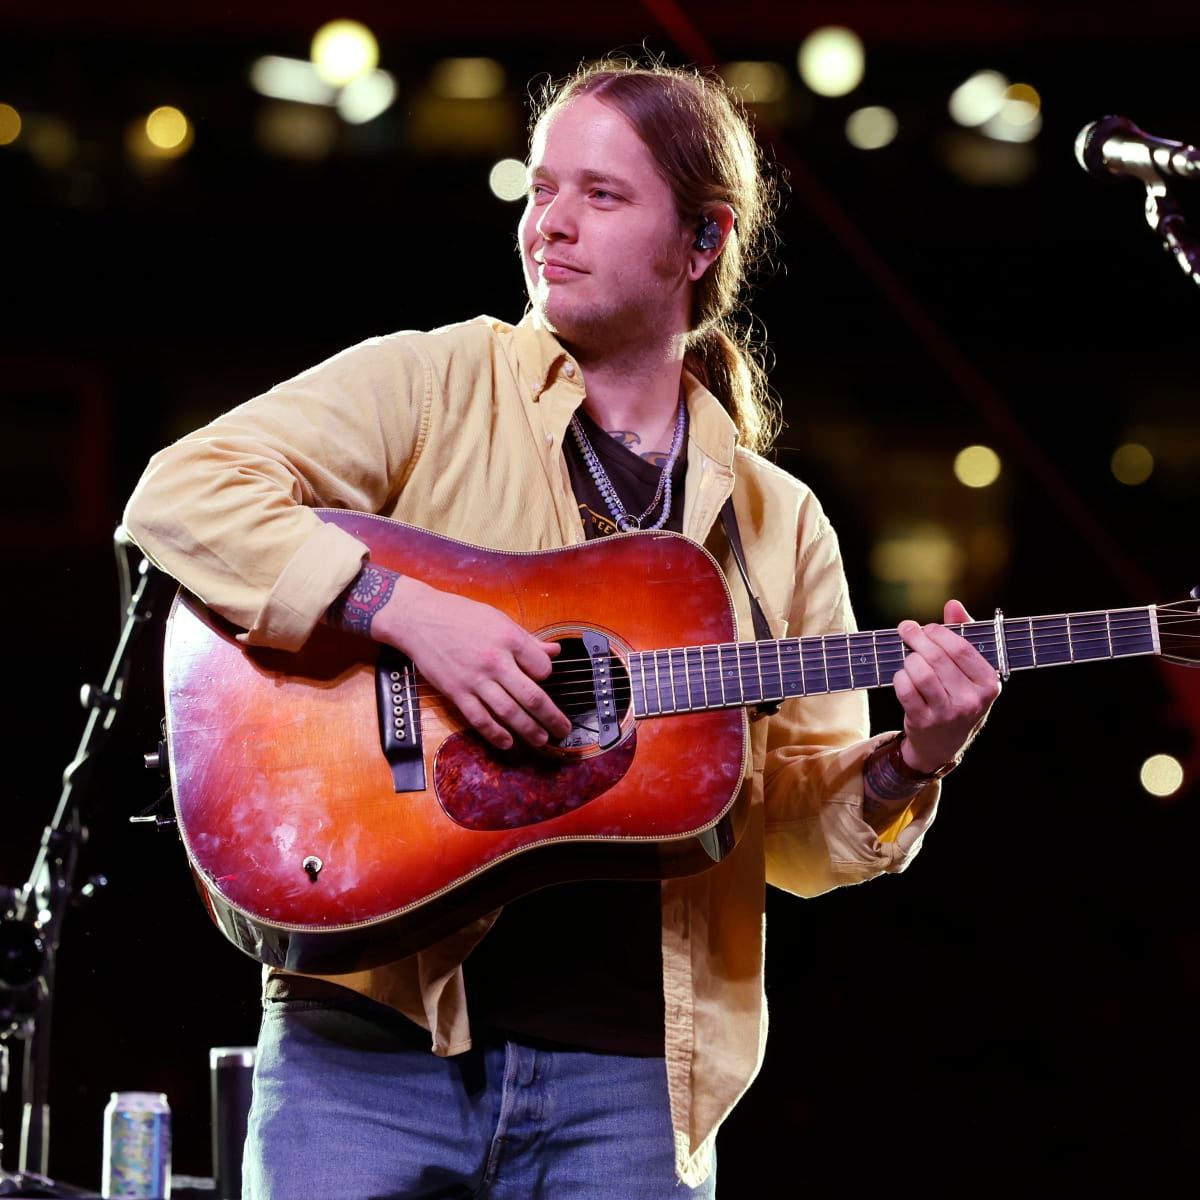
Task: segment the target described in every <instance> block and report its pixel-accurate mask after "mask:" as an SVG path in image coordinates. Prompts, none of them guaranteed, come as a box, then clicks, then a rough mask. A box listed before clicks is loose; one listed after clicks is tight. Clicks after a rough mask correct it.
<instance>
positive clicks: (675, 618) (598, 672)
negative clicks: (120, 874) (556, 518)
mask: <svg viewBox="0 0 1200 1200" xmlns="http://www.w3.org/2000/svg"><path fill="white" fill-rule="evenodd" d="M320 515H321V517H322V518H323V519H324V520H326V521H331V522H333V523H336V524H338V525H339V526H341V527H342V528H344V529H346V530H347V531H348V532H350V533H352V534H353V535H354V536H355V537H357V538H359V539H360V540H362V541H363V542H364V543H366V544H367V545H368V546H370V548H371V560H372V561H373V562H375V563H377V564H379V565H382V566H386V567H389V568H391V569H392V570H395V571H399V572H402V573H404V574H408V575H412V576H415V577H417V578H420V579H423V580H424V581H425V582H427V583H429V584H431V585H433V586H434V587H437V588H441V589H444V590H446V591H453V592H457V593H459V594H461V595H465V596H468V597H470V598H471V599H474V600H479V601H483V602H486V603H488V604H491V605H493V606H494V607H496V608H498V609H500V610H501V611H503V612H505V613H507V614H508V615H509V616H510V617H512V618H513V619H514V620H515V621H516V622H517V623H518V624H519V625H521V626H522V627H523V628H525V629H527V630H529V631H530V632H532V633H535V634H537V635H538V636H539V637H543V638H546V639H547V640H561V641H563V644H564V646H566V645H567V644H568V643H570V644H573V645H575V646H577V647H580V646H584V645H587V646H590V647H591V648H592V655H591V657H589V654H588V651H587V650H586V649H584V650H582V651H581V654H582V657H581V658H579V659H577V660H576V661H575V662H574V664H567V665H565V666H563V667H562V670H563V671H564V672H566V674H564V676H563V678H564V679H565V680H566V682H565V684H560V687H559V693H558V694H559V695H560V696H561V695H565V696H571V695H575V694H578V692H577V691H573V690H572V688H573V686H574V682H575V681H578V680H582V681H584V682H586V683H587V684H589V685H590V683H591V681H592V680H593V679H594V678H602V677H604V676H603V672H604V671H605V670H607V669H608V666H609V664H611V667H612V670H613V674H614V675H615V676H618V677H620V676H622V673H623V667H622V664H624V663H626V662H627V656H628V654H629V653H630V652H636V651H641V650H644V649H648V648H652V647H657V646H664V645H667V646H694V645H706V644H707V645H711V644H714V643H722V642H730V641H732V640H734V639H735V638H736V630H735V625H734V618H733V614H732V607H731V604H730V597H729V592H728V588H727V585H726V582H725V578H724V576H723V575H722V573H721V571H720V569H719V568H718V567H717V565H716V563H715V562H714V561H713V559H712V558H711V557H710V556H709V555H708V554H707V552H706V551H704V550H703V549H701V548H700V547H698V546H697V545H696V544H695V543H693V542H691V541H690V540H688V539H686V538H683V537H680V536H678V535H674V534H662V533H641V534H629V535H619V536H614V537H610V538H605V539H602V540H599V541H593V542H588V543H585V544H584V545H580V546H574V547H569V548H566V549H563V550H554V551H546V552H537V553H528V554H506V553H500V552H496V551H489V550H485V549H482V548H479V547H476V546H471V545H468V544H466V543H463V542H458V541H455V540H453V539H450V538H445V537H441V536H438V535H436V534H430V533H428V532H425V531H423V530H419V529H415V528H413V527H411V526H407V525H403V524H400V523H399V522H395V521H390V520H387V519H386V518H381V517H375V516H370V515H367V514H361V513H354V512H343V511H336V510H320ZM236 632H237V631H236V629H234V628H233V627H232V626H230V625H228V624H227V623H226V622H224V621H222V620H221V619H220V618H218V617H216V616H215V615H214V614H213V613H211V612H210V611H209V610H208V609H207V608H205V607H204V606H203V605H202V604H201V603H200V602H199V601H197V600H196V599H195V598H194V597H191V596H189V595H188V594H186V593H184V592H180V594H179V595H178V597H177V598H176V601H175V604H174V606H173V608H172V611H171V615H170V618H169V621H168V625H167V638H166V651H165V691H166V726H167V748H168V752H169V757H170V765H171V781H172V787H173V791H174V797H175V809H176V817H177V820H178V826H179V830H180V834H181V837H182V839H183V843H184V846H185V849H186V851H187V855H188V859H189V862H190V865H191V868H192V873H193V876H194V878H195V880H196V884H197V887H198V889H199V891H200V894H201V897H202V899H203V900H204V902H205V905H206V907H207V909H208V911H209V914H210V915H211V916H212V918H213V920H214V921H215V922H216V924H217V925H218V927H219V928H220V929H221V930H222V931H223V932H224V933H225V935H226V936H227V937H228V938H229V939H230V940H231V941H233V942H234V944H235V945H237V946H238V947H239V948H240V949H242V950H243V951H245V952H246V953H247V954H250V955H251V956H252V957H254V958H256V959H258V960H259V961H261V962H264V963H269V964H273V965H279V966H283V967H286V968H289V969H292V970H302V971H315V972H322V973H337V972H343V971H350V970H355V969H358V968H361V967H365V966H370V965H375V964H378V963H381V962H384V961H388V960H391V959H394V958H397V957H401V956H403V955H405V954H409V953H412V952H414V951H416V950H418V949H421V948H423V947H424V946H426V945H428V944H430V943H431V942H433V941H435V940H436V939H437V938H439V937H441V936H444V935H446V934H447V933H450V932H452V931H454V930H456V929H459V928H461V927H462V926H463V925H465V924H467V923H468V922H469V921H471V920H472V919H474V918H475V917H478V916H480V915H482V914H484V913H486V912H488V911H490V910H491V909H493V908H495V907H497V906H498V905H500V904H502V903H504V902H505V901H506V900H508V899H512V898H514V897H515V896H517V895H520V894H522V893H525V892H528V891H532V890H534V889H536V888H539V887H543V886H546V885H548V884H552V883H555V882H562V881H566V880H570V879H584V878H631V879H633V878H636V879H653V878H667V877H671V876H676V875H684V874H691V873H694V872H696V871H699V870H703V869H704V868H705V867H708V866H711V865H712V864H713V863H714V862H715V861H718V860H719V859H720V858H721V857H722V856H723V855H724V854H726V853H727V852H728V851H729V849H730V848H732V846H733V845H734V844H735V843H736V840H737V837H738V835H739V834H740V831H741V821H742V818H743V812H742V805H741V804H740V803H735V801H736V800H737V798H738V796H739V794H740V787H741V782H742V778H743V775H744V772H745V769H746V754H747V736H746V717H745V713H744V710H743V709H742V708H741V707H731V708H717V709H711V710H708V711H697V712H682V713H675V714H673V715H671V716H670V717H669V718H667V719H656V720H635V719H634V716H633V709H632V703H631V689H630V687H629V686H628V679H627V678H626V680H625V684H621V682H620V679H618V680H617V687H616V689H615V692H614V704H615V707H616V713H615V715H614V717H613V720H612V721H611V722H610V723H609V726H608V728H609V730H610V732H609V735H608V736H607V738H605V737H600V739H599V741H597V740H596V739H595V737H594V736H593V735H588V734H587V730H586V729H585V728H584V727H585V726H586V727H587V729H590V728H591V724H589V721H588V720H583V719H581V726H580V728H581V733H580V737H579V738H578V739H576V738H575V737H572V738H568V739H566V740H565V744H564V746H563V747H561V748H554V749H551V750H547V751H540V752H539V751H532V750H529V749H527V748H514V750H512V751H508V752H500V751H497V750H495V749H493V748H492V747H490V746H489V745H487V744H486V743H485V742H484V741H483V740H482V739H480V738H479V737H477V736H476V735H475V734H474V733H473V732H472V731H470V730H469V729H466V728H465V727H464V723H463V721H462V719H461V717H460V716H459V715H458V713H457V712H456V710H455V709H454V708H453V706H451V705H449V704H448V703H447V702H446V701H444V699H443V698H442V697H440V696H438V695H437V693H435V692H432V691H431V690H430V689H429V688H428V687H427V686H426V685H423V684H422V685H421V686H420V687H414V690H413V691H412V692H411V693H409V692H405V693H404V694H403V695H404V697H407V700H408V703H406V704H404V705H402V704H400V703H399V699H400V696H399V695H398V696H397V704H396V706H395V708H394V709H390V708H388V706H387V705H388V702H387V700H386V699H385V701H384V702H381V701H380V699H379V692H380V687H381V686H383V687H384V689H385V691H386V688H387V687H388V686H389V684H388V682H387V680H388V679H389V678H390V679H393V680H394V679H400V678H403V679H405V680H407V679H409V678H410V675H411V672H409V673H408V674H405V673H403V672H402V671H398V670H396V669H394V668H395V667H396V665H397V664H395V663H391V662H387V661H384V659H383V658H381V655H380V647H379V646H378V645H377V644H375V643H373V642H371V641H369V640H367V639H364V638H357V637H355V636H353V635H350V634H345V633H341V632H339V631H336V630H333V629H331V628H329V627H327V626H323V625H322V626H319V627H318V628H317V630H316V632H315V633H314V635H313V636H312V638H310V640H309V642H308V643H307V644H306V645H305V647H304V648H303V649H302V650H301V651H299V652H297V653H294V654H293V653H287V652H283V651H273V650H263V649H256V648H250V647H246V646H245V645H243V644H242V643H240V642H238V641H237V640H236V636H235V635H236ZM597 639H600V640H601V643H602V645H603V647H604V651H603V653H600V654H599V655H597V654H596V652H595V646H596V644H597ZM387 653H389V654H390V653H391V652H390V651H388V652H387ZM593 663H599V664H600V665H599V666H598V667H595V666H594V665H593ZM559 669H560V668H559V665H556V672H558V671H559ZM572 673H573V674H572ZM381 680H382V684H381ZM644 682H645V680H644V677H643V685H644ZM390 686H393V687H394V688H395V689H396V690H397V692H398V693H399V689H400V686H401V685H400V684H392V685H390ZM405 686H407V684H405ZM564 689H565V690H564ZM552 694H554V693H552ZM561 706H562V704H561V702H560V707H561ZM584 707H585V708H586V707H587V706H586V704H585V706H584ZM393 711H394V712H395V713H396V717H395V723H396V728H397V729H398V730H399V731H400V736H401V738H402V748H401V749H400V750H398V751H397V750H396V743H395V739H394V738H393V740H392V743H391V745H392V749H393V750H394V751H396V753H395V754H394V755H393V757H392V758H391V759H389V757H388V754H387V753H385V751H386V749H387V745H388V743H387V739H386V738H384V736H383V731H381V726H383V725H385V724H387V723H389V722H390V721H391V720H392V718H391V717H390V715H389V714H390V713H391V712H393ZM568 715H570V714H568ZM588 736H592V740H591V741H590V742H589V741H588ZM414 743H417V744H416V745H414ZM403 746H407V749H403ZM405 756H407V757H405ZM397 761H400V765H399V766H397V765H396V763H397Z"/></svg>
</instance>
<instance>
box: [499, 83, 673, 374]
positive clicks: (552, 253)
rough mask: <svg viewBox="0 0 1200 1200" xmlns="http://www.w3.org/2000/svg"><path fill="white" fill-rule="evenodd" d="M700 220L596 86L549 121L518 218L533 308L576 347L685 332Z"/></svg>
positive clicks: (615, 345) (534, 149) (540, 134)
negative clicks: (682, 206)
mask: <svg viewBox="0 0 1200 1200" xmlns="http://www.w3.org/2000/svg"><path fill="white" fill-rule="evenodd" d="M695 237H696V233H695V228H694V223H693V224H688V223H684V222H682V221H680V219H679V215H678V213H677V211H676V207H675V201H674V197H673V196H672V195H671V189H670V187H669V186H668V185H667V182H666V180H665V179H664V178H663V177H662V175H661V174H659V171H658V168H657V167H656V166H655V164H654V160H653V159H652V158H651V156H650V152H649V150H647V148H646V146H645V143H643V142H642V140H641V138H639V137H638V135H637V134H636V133H635V132H634V130H633V126H631V125H630V124H629V122H628V121H626V120H625V118H624V117H623V116H621V114H620V113H619V112H618V111H617V110H616V109H615V108H610V107H609V106H608V105H606V104H604V103H603V102H602V101H600V100H597V99H596V98H595V97H592V96H581V97H580V98H578V99H577V100H573V101H571V102H570V103H569V104H568V105H566V107H564V108H562V109H560V110H558V111H557V112H556V113H554V114H553V116H552V117H551V118H550V119H549V120H547V121H544V122H543V123H542V124H541V125H540V126H539V127H538V129H537V131H536V133H535V135H534V139H533V144H532V146H531V147H530V192H529V200H528V202H527V204H526V207H525V213H524V215H523V216H522V218H521V227H520V244H521V256H522V260H523V263H524V268H525V282H526V286H527V287H528V289H529V297H530V299H531V300H532V302H533V307H534V310H535V311H536V312H537V313H538V315H539V316H540V317H541V318H542V320H543V321H544V322H545V324H546V325H547V326H548V327H549V328H550V329H552V330H553V331H555V332H556V333H558V334H559V336H560V337H562V339H563V340H564V341H565V342H567V343H568V344H570V345H571V346H572V347H574V348H575V349H576V350H577V351H591V352H593V353H604V352H606V351H611V350H614V349H623V350H625V351H628V350H631V349H634V348H635V347H636V345H638V344H639V343H641V344H649V342H650V340H652V339H653V340H657V341H661V340H662V338H663V337H679V336H682V335H683V334H685V333H686V332H687V328H688V314H689V308H690V296H691V288H692V276H691V275H690V274H689V259H690V257H691V256H690V255H689V251H690V249H691V247H692V243H693V242H694V241H695Z"/></svg>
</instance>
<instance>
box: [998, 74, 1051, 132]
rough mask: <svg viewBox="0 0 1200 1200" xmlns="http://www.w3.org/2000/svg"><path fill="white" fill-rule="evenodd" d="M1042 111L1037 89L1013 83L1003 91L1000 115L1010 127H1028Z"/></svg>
mask: <svg viewBox="0 0 1200 1200" xmlns="http://www.w3.org/2000/svg"><path fill="white" fill-rule="evenodd" d="M1041 110H1042V98H1041V96H1039V95H1038V92H1037V88H1035V87H1031V86H1030V85H1029V84H1028V83H1013V84H1010V85H1009V86H1008V87H1007V88H1005V90H1004V100H1003V102H1002V103H1001V105H1000V115H1001V116H1002V117H1003V118H1004V119H1005V120H1006V121H1007V122H1008V123H1009V124H1010V125H1028V124H1029V122H1030V121H1032V120H1033V119H1034V117H1036V116H1037V115H1038V113H1039V112H1041Z"/></svg>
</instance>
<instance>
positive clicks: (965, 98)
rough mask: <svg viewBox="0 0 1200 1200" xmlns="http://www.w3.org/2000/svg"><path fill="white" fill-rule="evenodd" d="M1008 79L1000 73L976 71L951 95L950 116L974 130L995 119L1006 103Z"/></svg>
mask: <svg viewBox="0 0 1200 1200" xmlns="http://www.w3.org/2000/svg"><path fill="white" fill-rule="evenodd" d="M1008 87H1009V83H1008V79H1007V78H1006V77H1005V76H1004V75H1002V74H1001V73H1000V72H999V71H990V70H989V71H976V72H975V74H974V75H972V76H971V77H970V78H969V79H967V80H966V81H965V82H964V83H961V84H959V85H958V87H956V88H955V89H954V91H953V92H952V93H951V95H950V105H949V107H950V115H951V117H953V118H954V120H955V121H957V122H958V123H959V124H960V125H965V126H967V127H968V128H973V127H975V126H976V125H982V124H983V123H984V122H985V121H987V120H989V119H990V118H991V117H994V116H995V115H996V114H997V113H998V112H999V111H1000V106H1001V105H1002V104H1003V103H1004V99H1005V95H1006V94H1007V92H1008Z"/></svg>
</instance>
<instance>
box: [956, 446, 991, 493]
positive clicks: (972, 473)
mask: <svg viewBox="0 0 1200 1200" xmlns="http://www.w3.org/2000/svg"><path fill="white" fill-rule="evenodd" d="M954 478H955V479H957V480H958V482H959V483H961V484H962V485H963V486H964V487H969V488H985V487H990V486H991V485H992V484H993V483H995V482H996V480H997V479H999V478H1000V456H999V455H998V454H997V453H996V452H995V450H993V449H992V448H991V447H990V446H966V447H965V448H964V449H962V450H960V451H959V452H958V453H957V454H956V455H955V456H954Z"/></svg>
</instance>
